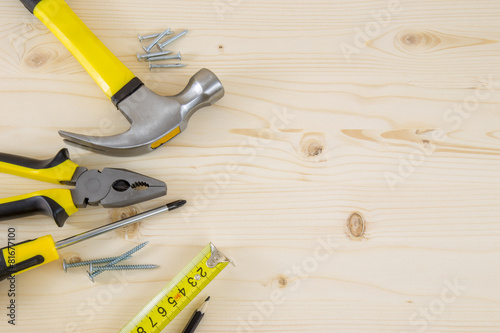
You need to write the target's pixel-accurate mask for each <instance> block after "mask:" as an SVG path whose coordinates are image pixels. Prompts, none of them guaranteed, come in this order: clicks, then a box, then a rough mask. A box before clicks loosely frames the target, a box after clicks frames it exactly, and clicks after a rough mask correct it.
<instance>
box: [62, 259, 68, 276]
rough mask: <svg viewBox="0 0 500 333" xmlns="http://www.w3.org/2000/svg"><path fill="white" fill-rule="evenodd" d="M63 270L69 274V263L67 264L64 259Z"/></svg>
mask: <svg viewBox="0 0 500 333" xmlns="http://www.w3.org/2000/svg"><path fill="white" fill-rule="evenodd" d="M63 268H64V272H65V273H68V263H66V259H63Z"/></svg>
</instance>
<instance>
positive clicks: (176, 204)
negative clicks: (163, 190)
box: [167, 200, 187, 210]
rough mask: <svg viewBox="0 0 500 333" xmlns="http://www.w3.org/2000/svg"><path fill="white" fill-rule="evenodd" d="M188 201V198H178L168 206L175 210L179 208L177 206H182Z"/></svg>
mask: <svg viewBox="0 0 500 333" xmlns="http://www.w3.org/2000/svg"><path fill="white" fill-rule="evenodd" d="M186 203H187V201H186V200H177V201H174V202H171V203H169V204H167V207H168V210H174V209H177V208H181V207H182V206H184V205H185V204H186Z"/></svg>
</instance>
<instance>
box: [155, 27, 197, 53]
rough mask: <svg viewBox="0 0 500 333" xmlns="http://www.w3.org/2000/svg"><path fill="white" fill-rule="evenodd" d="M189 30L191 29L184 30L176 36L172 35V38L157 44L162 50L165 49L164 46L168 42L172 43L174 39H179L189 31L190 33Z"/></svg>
mask: <svg viewBox="0 0 500 333" xmlns="http://www.w3.org/2000/svg"><path fill="white" fill-rule="evenodd" d="M188 31H189V30H184V31H183V32H181V33H179V34H178V35H177V36H174V37H172V38H170V39H168V40H166V41H165V42H164V43H161V44H158V45H156V46H157V47H158V48H159V49H160V51H163V48H164V47H165V46H167V45H168V44H170V43H172V42H174V41H176V40H178V39H179V38H181V37H182V36H184V35H185V34H187V33H188Z"/></svg>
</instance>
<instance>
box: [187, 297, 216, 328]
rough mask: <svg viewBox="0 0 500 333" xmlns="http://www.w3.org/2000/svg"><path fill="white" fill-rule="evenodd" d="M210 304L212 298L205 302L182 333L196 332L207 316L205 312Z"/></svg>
mask: <svg viewBox="0 0 500 333" xmlns="http://www.w3.org/2000/svg"><path fill="white" fill-rule="evenodd" d="M208 302H210V296H208V298H207V299H206V300H205V302H203V304H202V305H201V306H200V308H199V309H198V310H196V311H195V312H194V313H193V315H192V316H191V319H189V322H188V323H187V325H186V327H184V330H183V331H182V333H194V331H196V328H197V327H198V325H199V324H200V322H201V320H202V319H203V316H204V315H205V311H206V310H207V307H208Z"/></svg>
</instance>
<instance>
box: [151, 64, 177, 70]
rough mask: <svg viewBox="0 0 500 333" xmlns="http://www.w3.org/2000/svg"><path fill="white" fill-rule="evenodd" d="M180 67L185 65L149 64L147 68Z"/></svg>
mask: <svg viewBox="0 0 500 333" xmlns="http://www.w3.org/2000/svg"><path fill="white" fill-rule="evenodd" d="M181 67H186V65H184V64H160V65H157V64H149V70H152V69H153V68H181Z"/></svg>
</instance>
